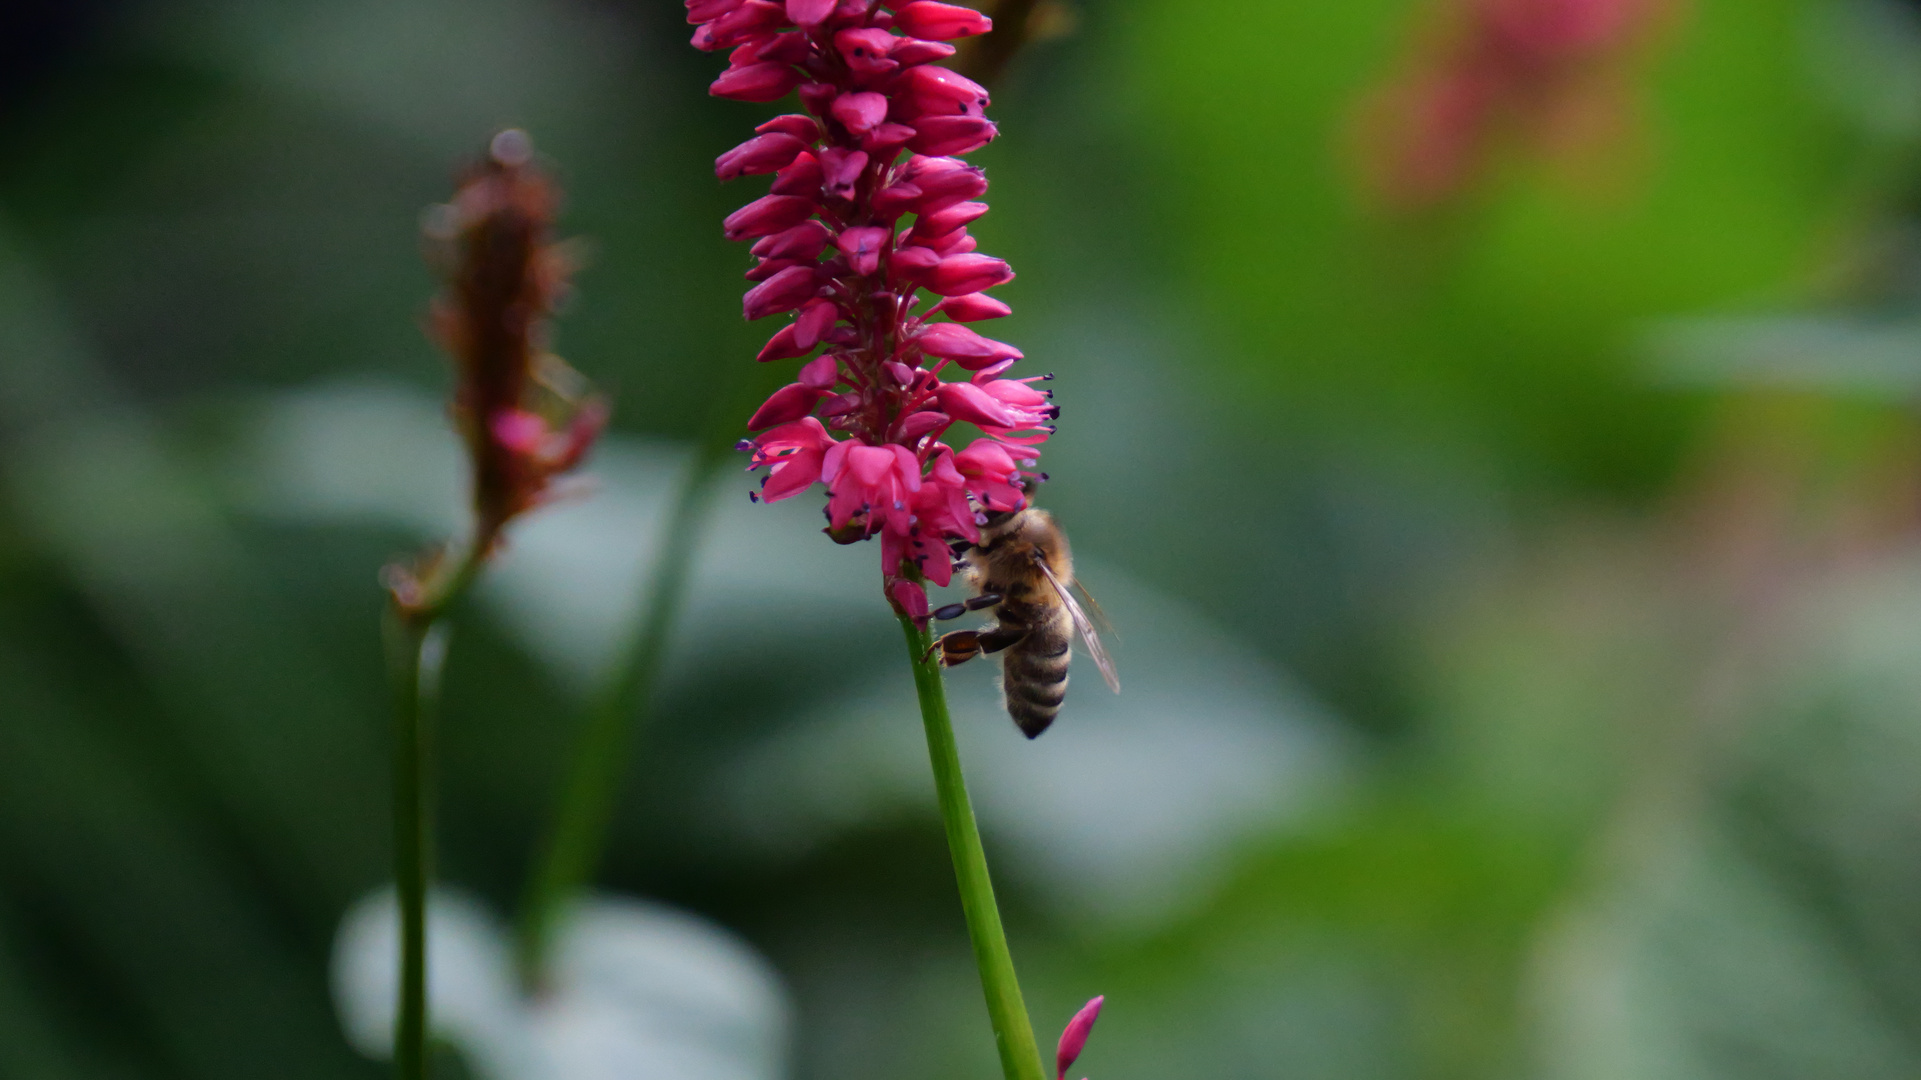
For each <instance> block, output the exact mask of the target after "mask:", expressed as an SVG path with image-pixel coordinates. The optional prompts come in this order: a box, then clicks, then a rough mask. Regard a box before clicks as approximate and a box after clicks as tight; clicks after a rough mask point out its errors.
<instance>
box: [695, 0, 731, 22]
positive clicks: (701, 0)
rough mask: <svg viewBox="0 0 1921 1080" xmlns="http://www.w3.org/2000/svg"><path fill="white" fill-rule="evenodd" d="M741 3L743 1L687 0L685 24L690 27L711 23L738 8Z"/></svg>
mask: <svg viewBox="0 0 1921 1080" xmlns="http://www.w3.org/2000/svg"><path fill="white" fill-rule="evenodd" d="M742 2H743V0H687V22H688V23H689V24H690V25H699V24H700V23H704V22H713V21H714V20H715V19H718V18H720V17H721V16H722V15H725V14H727V13H728V12H730V11H732V10H734V9H735V8H737V7H739V6H740V5H741V4H742Z"/></svg>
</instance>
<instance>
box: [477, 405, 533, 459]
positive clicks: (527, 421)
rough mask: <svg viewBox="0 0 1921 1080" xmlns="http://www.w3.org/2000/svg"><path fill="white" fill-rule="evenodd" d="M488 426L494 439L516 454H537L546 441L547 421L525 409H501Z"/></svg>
mask: <svg viewBox="0 0 1921 1080" xmlns="http://www.w3.org/2000/svg"><path fill="white" fill-rule="evenodd" d="M489 426H490V427H491V428H492V429H493V433H494V441H495V442H497V443H499V444H500V445H501V446H503V447H506V448H507V449H508V450H511V451H513V452H514V453H516V454H522V455H529V456H531V455H533V454H537V453H539V452H540V448H541V447H542V446H543V445H544V444H545V443H546V442H547V421H545V420H542V419H541V418H540V417H539V416H538V415H537V414H535V413H530V412H528V411H527V410H525V409H502V410H500V411H499V412H497V413H495V414H494V419H493V423H492V424H490V425H489Z"/></svg>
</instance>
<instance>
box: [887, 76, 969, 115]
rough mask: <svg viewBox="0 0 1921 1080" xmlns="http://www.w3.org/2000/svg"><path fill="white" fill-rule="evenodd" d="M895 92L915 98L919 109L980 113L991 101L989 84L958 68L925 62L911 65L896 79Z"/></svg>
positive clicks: (910, 98) (940, 111)
mask: <svg viewBox="0 0 1921 1080" xmlns="http://www.w3.org/2000/svg"><path fill="white" fill-rule="evenodd" d="M894 87H895V90H894V92H895V93H896V94H897V95H900V96H903V97H906V98H908V99H909V100H911V101H912V102H913V106H914V108H915V110H916V111H917V112H922V113H933V114H936V115H946V116H980V115H982V114H983V113H985V112H986V111H987V106H988V105H989V104H991V102H990V101H989V99H988V96H987V88H986V87H984V86H982V85H981V84H979V83H977V82H975V81H974V80H972V79H970V78H968V77H967V76H965V75H962V74H961V73H959V72H957V71H949V70H947V69H946V68H944V67H937V66H934V65H932V64H925V65H922V66H920V67H915V68H909V69H908V70H906V71H904V72H902V73H901V75H900V77H899V78H898V79H896V80H895V81H894Z"/></svg>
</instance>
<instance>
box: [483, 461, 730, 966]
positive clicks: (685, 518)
mask: <svg viewBox="0 0 1921 1080" xmlns="http://www.w3.org/2000/svg"><path fill="white" fill-rule="evenodd" d="M724 460H726V459H725V456H724V451H721V452H715V451H714V450H713V449H712V448H709V447H703V448H702V449H701V451H700V452H699V453H698V455H697V456H696V458H695V461H694V463H693V465H692V467H690V468H689V469H688V471H687V475H686V477H685V478H684V479H683V480H682V482H681V488H680V492H679V494H678V496H677V497H676V498H675V500H674V507H673V510H672V511H671V512H670V514H669V516H668V519H667V524H666V537H665V540H664V544H663V547H662V549H661V553H660V556H659V558H658V559H657V561H656V562H655V563H654V575H653V583H652V587H651V588H650V590H649V594H648V598H647V604H646V607H645V608H644V609H643V610H642V612H641V617H640V619H639V622H638V625H637V626H636V627H635V628H634V631H633V637H632V638H631V640H630V646H629V648H628V649H627V650H626V651H625V652H624V654H623V656H622V659H621V660H620V662H619V663H617V664H616V665H615V668H614V671H613V673H612V675H611V677H610V678H609V679H608V681H607V683H606V684H605V685H604V686H603V687H602V688H601V689H600V691H599V692H598V693H597V694H596V695H595V696H594V699H593V702H592V704H591V705H590V706H589V709H588V713H587V717H586V722H585V726H584V727H583V728H582V730H581V733H580V741H579V743H578V744H577V745H576V748H575V751H574V757H573V760H572V761H571V762H570V763H569V765H568V769H567V775H566V779H565V780H564V781H563V786H562V788H561V794H560V804H559V807H558V809H557V810H556V812H555V814H554V823H553V828H552V831H551V832H549V834H548V836H547V839H546V841H545V844H544V846H543V848H542V851H541V855H540V858H539V860H538V862H537V863H536V864H535V869H534V873H533V876H532V877H531V878H530V879H529V881H528V886H527V894H526V898H525V901H524V903H523V905H522V907H521V925H520V939H519V941H518V943H517V947H518V950H519V955H518V958H517V959H518V962H519V965H520V974H521V979H522V981H523V982H524V983H525V984H526V985H528V986H530V987H537V986H539V984H540V981H541V974H542V972H543V970H544V968H545V964H546V958H547V950H548V946H549V945H550V944H551V942H552V938H553V932H554V928H555V925H556V923H557V922H558V920H559V918H560V914H561V911H562V909H563V908H564V907H565V905H566V902H567V901H568V899H570V898H571V897H573V896H574V895H575V894H577V893H578V892H580V890H581V889H583V888H585V887H586V884H587V881H588V878H589V877H591V876H592V874H593V872H594V869H595V867H596V865H597V864H598V863H599V861H600V853H601V849H602V848H603V847H605V846H606V842H607V830H608V827H609V825H610V823H611V821H612V818H613V811H614V796H615V794H616V793H617V791H618V789H619V786H620V774H621V770H622V769H623V768H624V767H625V766H626V763H627V753H628V748H629V745H630V744H631V743H632V741H633V734H634V731H635V730H636V729H637V728H639V727H640V725H641V723H642V722H643V720H644V719H645V712H646V708H647V705H648V701H649V699H650V698H651V697H652V696H653V688H654V682H655V680H656V678H657V677H658V675H659V673H660V663H661V659H662V658H663V657H664V656H665V655H666V652H667V639H668V633H669V631H670V630H671V629H672V627H673V623H674V619H675V617H676V616H677V615H678V614H679V611H680V602H681V598H682V596H684V595H685V593H686V591H687V573H688V570H689V569H690V568H691V567H692V565H693V561H694V555H695V554H696V552H697V550H698V548H699V544H698V543H697V541H698V539H699V536H700V533H701V525H702V522H703V519H704V518H705V516H706V511H707V509H708V507H709V506H710V505H711V500H710V499H709V494H710V493H709V490H708V489H709V487H710V486H711V485H710V481H711V480H712V479H713V477H714V473H715V472H716V471H717V470H718V468H719V466H720V464H721V462H723V461H724Z"/></svg>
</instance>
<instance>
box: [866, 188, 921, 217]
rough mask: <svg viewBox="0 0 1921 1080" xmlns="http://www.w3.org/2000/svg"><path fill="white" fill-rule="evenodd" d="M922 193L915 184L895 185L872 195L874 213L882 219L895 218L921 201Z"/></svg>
mask: <svg viewBox="0 0 1921 1080" xmlns="http://www.w3.org/2000/svg"><path fill="white" fill-rule="evenodd" d="M922 195H923V192H922V191H921V189H920V187H919V185H916V184H895V185H893V186H892V187H885V188H882V189H880V190H879V191H877V192H875V193H874V198H873V200H872V201H873V204H874V212H875V213H876V214H879V215H880V216H881V217H884V218H889V219H892V218H897V217H899V216H901V215H902V214H905V213H906V212H907V211H909V210H912V209H913V208H914V207H915V206H916V205H918V204H919V203H920V201H921V198H922Z"/></svg>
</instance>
